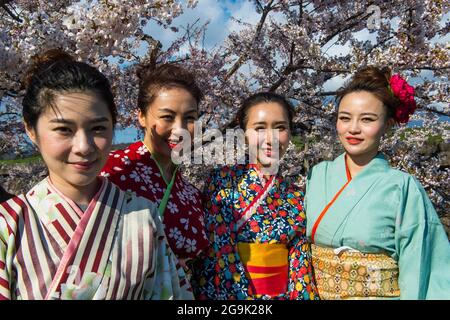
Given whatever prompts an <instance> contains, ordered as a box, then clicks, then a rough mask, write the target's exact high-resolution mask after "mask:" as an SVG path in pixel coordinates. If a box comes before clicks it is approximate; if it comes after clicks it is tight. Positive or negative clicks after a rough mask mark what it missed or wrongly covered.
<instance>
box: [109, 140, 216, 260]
mask: <svg viewBox="0 0 450 320" xmlns="http://www.w3.org/2000/svg"><path fill="white" fill-rule="evenodd" d="M101 175H102V176H105V177H108V179H110V180H111V181H112V182H114V183H115V184H117V185H118V186H119V187H120V188H122V189H123V190H129V191H134V192H135V193H136V194H137V195H138V196H141V197H145V198H147V199H149V200H150V201H153V202H156V203H157V204H158V205H159V204H160V203H161V200H162V198H163V196H164V192H165V191H166V183H165V182H164V179H163V178H162V176H161V174H160V172H159V168H158V166H157V164H156V162H155V160H154V159H153V158H152V157H151V154H150V152H149V150H148V149H147V147H146V146H145V145H144V144H143V143H142V142H141V141H139V142H135V143H133V144H131V145H130V146H129V147H128V148H126V149H124V150H116V151H114V152H112V153H110V156H109V159H108V162H107V164H106V165H105V167H104V168H103V170H102V172H101ZM202 213H203V208H202V202H201V193H200V191H199V190H198V189H197V188H195V187H194V186H193V185H191V184H190V183H188V182H187V181H185V180H184V179H183V177H182V175H181V174H180V173H179V172H177V173H176V178H175V183H174V186H173V188H172V192H171V194H170V197H169V201H168V203H167V206H166V209H165V212H164V216H163V221H164V225H165V230H166V235H167V239H168V242H169V244H170V247H171V248H172V250H173V251H174V252H175V254H176V255H177V256H178V257H181V258H184V259H186V258H194V257H196V256H197V255H198V254H199V253H200V252H201V251H202V250H203V249H204V248H205V247H206V245H207V244H208V242H207V239H206V235H205V232H204V225H203V218H202Z"/></svg>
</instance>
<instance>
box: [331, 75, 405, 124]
mask: <svg viewBox="0 0 450 320" xmlns="http://www.w3.org/2000/svg"><path fill="white" fill-rule="evenodd" d="M390 78H391V70H390V69H389V68H382V69H380V68H377V67H374V66H369V67H365V68H362V69H360V70H358V71H357V72H356V73H355V74H354V75H353V76H352V77H351V79H350V80H349V81H348V82H347V83H345V85H344V86H343V87H342V88H341V89H339V91H338V93H337V94H336V97H337V101H338V105H339V104H340V103H341V101H342V98H344V96H346V95H347V94H349V93H352V92H357V91H367V92H370V93H372V94H373V95H374V96H375V97H377V98H378V99H379V100H380V101H381V102H382V103H383V105H384V106H385V107H386V109H387V119H390V118H394V115H395V109H396V108H397V107H398V106H399V104H400V100H398V98H397V97H396V96H394V94H393V93H392V91H391V89H390V85H389V79H390Z"/></svg>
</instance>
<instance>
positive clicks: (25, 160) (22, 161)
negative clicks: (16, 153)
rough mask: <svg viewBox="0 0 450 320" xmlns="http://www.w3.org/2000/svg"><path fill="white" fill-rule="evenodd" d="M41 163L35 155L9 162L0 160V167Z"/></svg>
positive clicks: (38, 156)
mask: <svg viewBox="0 0 450 320" xmlns="http://www.w3.org/2000/svg"><path fill="white" fill-rule="evenodd" d="M40 161H42V157H41V155H39V154H37V155H34V156H30V157H26V158H18V159H10V160H0V165H16V164H30V163H36V162H40Z"/></svg>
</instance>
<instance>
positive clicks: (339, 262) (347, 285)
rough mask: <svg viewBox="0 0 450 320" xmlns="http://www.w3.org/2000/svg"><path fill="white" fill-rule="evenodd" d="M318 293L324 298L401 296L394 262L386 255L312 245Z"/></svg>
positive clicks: (396, 267) (396, 266)
mask: <svg viewBox="0 0 450 320" xmlns="http://www.w3.org/2000/svg"><path fill="white" fill-rule="evenodd" d="M311 251H312V262H313V267H314V274H315V279H316V285H317V288H318V291H319V296H320V298H321V299H324V300H339V299H376V298H395V297H400V288H399V286H398V265H397V262H396V261H395V260H394V259H392V258H391V257H389V256H387V255H385V254H373V253H362V252H359V251H355V250H348V251H341V252H338V253H336V252H335V249H332V248H325V247H320V246H317V245H314V244H311Z"/></svg>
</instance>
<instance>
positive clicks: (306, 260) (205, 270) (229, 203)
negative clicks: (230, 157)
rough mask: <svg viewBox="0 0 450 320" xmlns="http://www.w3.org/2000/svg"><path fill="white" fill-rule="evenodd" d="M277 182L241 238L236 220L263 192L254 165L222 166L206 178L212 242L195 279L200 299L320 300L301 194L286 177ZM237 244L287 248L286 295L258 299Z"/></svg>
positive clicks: (260, 296)
mask: <svg viewBox="0 0 450 320" xmlns="http://www.w3.org/2000/svg"><path fill="white" fill-rule="evenodd" d="M275 179H276V181H275V183H274V185H273V186H272V188H270V190H269V192H268V193H267V196H266V198H265V199H263V200H262V201H261V203H260V205H259V206H258V207H257V209H256V212H255V214H253V215H252V216H251V217H250V218H249V219H248V221H247V222H246V223H245V224H244V225H243V227H242V228H241V230H240V232H239V233H238V234H237V233H236V231H237V226H236V222H237V221H238V220H239V218H240V215H241V214H242V212H243V211H244V210H245V208H247V206H249V204H250V203H251V202H252V201H253V199H254V198H255V197H256V196H257V195H258V193H259V192H261V190H262V189H263V186H262V184H261V182H260V180H259V177H258V173H257V172H256V171H255V169H253V168H251V167H250V166H242V165H241V166H234V167H223V168H220V169H218V170H216V171H214V173H213V174H212V175H211V176H210V178H209V179H208V181H207V183H206V186H205V192H204V197H205V198H204V203H205V208H206V210H205V227H206V230H207V234H208V238H209V241H210V243H211V245H210V248H209V250H208V252H207V256H206V257H205V258H204V260H203V261H202V262H201V265H199V266H197V268H196V275H195V277H194V280H195V281H192V284H193V287H194V290H195V293H196V296H197V297H198V298H199V299H228V300H230V299H239V300H241V299H317V298H318V296H317V291H316V287H315V284H314V281H313V277H312V266H311V253H310V247H309V244H308V242H307V239H306V216H305V213H304V211H303V203H302V201H303V195H302V193H301V192H300V191H299V190H296V189H295V188H294V187H293V186H291V185H289V184H288V183H287V182H285V181H284V180H283V178H282V177H280V176H277V177H276V178H275ZM237 242H248V243H270V244H274V243H279V244H285V245H286V246H287V248H288V252H289V254H288V257H287V259H288V265H289V273H288V277H289V280H288V281H289V283H288V284H287V288H288V289H287V292H286V293H284V294H281V295H279V296H276V297H270V296H267V295H255V294H254V293H253V292H252V289H251V287H250V286H249V280H248V279H247V276H246V272H245V269H244V266H243V264H242V263H241V262H240V257H239V254H238V251H237V248H236V246H237Z"/></svg>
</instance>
